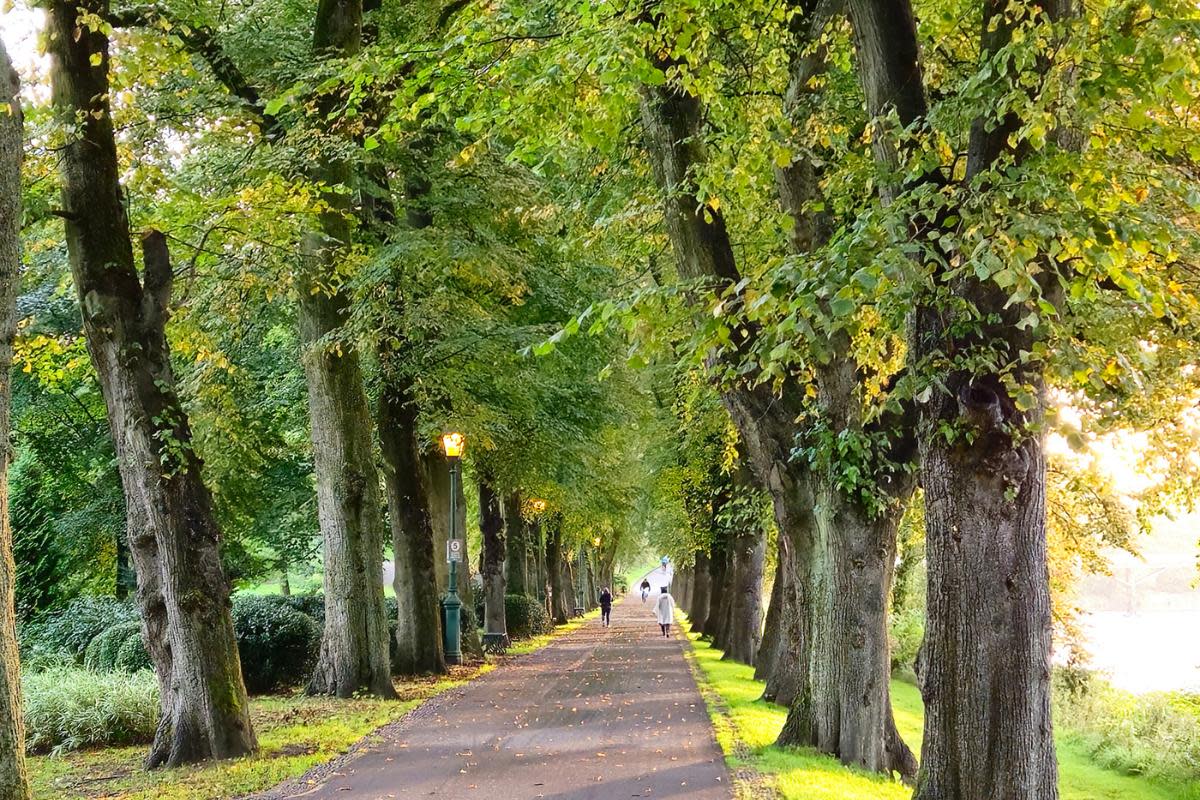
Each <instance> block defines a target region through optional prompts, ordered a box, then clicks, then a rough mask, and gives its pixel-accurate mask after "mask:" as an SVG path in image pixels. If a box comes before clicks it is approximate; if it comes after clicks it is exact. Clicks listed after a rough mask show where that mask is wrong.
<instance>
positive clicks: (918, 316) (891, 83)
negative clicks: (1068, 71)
mask: <svg viewBox="0 0 1200 800" xmlns="http://www.w3.org/2000/svg"><path fill="white" fill-rule="evenodd" d="M1025 5H1027V6H1028V7H1029V10H1030V11H1035V10H1038V9H1040V10H1043V11H1045V12H1047V13H1048V15H1049V16H1050V18H1051V19H1055V20H1060V19H1063V18H1066V17H1068V16H1071V15H1073V14H1074V13H1076V8H1075V6H1074V4H1073V3H1071V2H1066V1H1064V0H1058V1H1057V2H1056V1H1055V0H1051V2H1046V3H1039V2H1028V3H1026V4H1025ZM850 9H851V16H852V18H853V21H854V28H855V44H856V50H857V52H858V59H859V71H860V74H861V76H862V81H863V85H864V89H865V94H866V95H867V100H868V104H867V108H868V112H869V113H870V115H871V116H872V117H873V118H879V117H882V116H884V115H885V114H888V113H891V112H892V111H893V110H894V111H895V113H896V114H897V116H898V118H899V120H900V122H901V124H903V125H905V126H911V125H913V124H915V123H917V122H919V121H920V120H922V119H923V118H924V117H925V114H926V108H927V105H926V97H925V93H924V86H923V83H922V80H921V64H920V55H919V54H920V49H919V45H918V38H917V31H916V23H915V21H914V18H913V13H912V8H911V6H910V4H909V2H907V0H901V1H900V2H884V0H850ZM1009 14H1010V8H1009V6H1008V5H1007V4H1006V3H1001V2H997V1H996V0H985V2H984V3H983V34H982V42H981V47H980V53H981V56H980V58H981V63H987V64H988V65H989V68H991V66H990V65H992V64H993V63H994V62H993V59H995V58H996V56H997V54H998V53H1000V52H1001V51H1002V50H1003V49H1004V48H1005V47H1007V46H1008V45H1009V43H1010V42H1011V37H1012V32H1013V29H1014V25H1013V23H1012V21H1011V17H1010V16H1009ZM1050 58H1051V56H1050V54H1049V49H1048V51H1047V52H1046V53H1044V54H1043V55H1042V57H1041V58H1040V59H1039V60H1038V63H1036V64H1035V65H1033V66H1032V67H1025V69H1036V70H1037V71H1038V72H1041V73H1044V72H1046V71H1047V70H1048V69H1049V67H1050V66H1051V65H1050V63H1049V59H1050ZM1004 64H1005V67H1006V68H1007V69H1009V70H1015V69H1016V66H1015V62H1012V61H1006V62H1004ZM1005 77H1008V78H1010V79H1014V80H1017V81H1019V80H1020V79H1021V77H1022V76H1018V75H1015V74H1010V75H1008V76H1005ZM1023 85H1027V86H1037V85H1038V82H1037V81H1029V82H1028V83H1025V84H1023ZM1031 91H1036V89H1033V90H1031ZM1020 126H1021V120H1020V119H1019V118H1018V116H1017V114H1016V113H1015V112H1011V111H1010V112H1009V113H1007V114H1005V115H1003V116H1001V117H999V118H997V116H996V112H995V111H994V110H992V109H986V110H984V111H983V112H982V113H981V114H980V116H979V117H978V118H977V119H976V121H975V123H974V125H973V126H972V129H971V134H970V139H969V142H968V158H967V168H966V175H965V177H964V179H963V180H964V185H972V186H976V185H978V183H979V181H980V177H981V175H983V174H984V173H986V172H987V171H988V170H990V169H991V168H992V166H993V165H994V164H995V162H996V160H997V159H998V158H999V157H1000V156H1001V155H1002V154H1007V155H1009V156H1010V157H1011V158H1012V162H1013V163H1014V164H1016V165H1017V166H1019V165H1020V162H1021V159H1022V152H1021V151H1020V150H1014V149H1013V146H1012V144H1011V139H1010V137H1013V136H1014V135H1015V134H1016V133H1017V131H1018V130H1019V128H1020ZM878 138H880V139H883V138H884V137H878ZM889 144H890V143H889V142H887V141H883V142H880V143H878V144H877V145H876V157H877V160H879V161H880V162H881V163H885V164H886V163H887V162H888V157H889V155H890V154H891V153H894V152H895V151H896V148H895V147H894V145H892V146H889ZM935 179H936V178H935V177H931V178H930V180H935ZM987 190H988V189H987V187H986V186H985V187H982V191H987ZM884 199H885V200H886V199H888V197H887V196H886V195H885V198H884ZM924 227H925V228H926V229H927V228H929V227H935V228H936V227H937V225H936V224H935V225H933V226H924ZM925 244H929V245H930V246H934V244H933V243H932V242H925ZM1046 274H1047V275H1048V276H1049V278H1050V280H1049V281H1048V282H1047V286H1046V287H1043V288H1044V289H1045V298H1046V299H1048V300H1049V301H1050V302H1054V301H1055V300H1056V298H1057V295H1056V289H1055V287H1056V283H1055V280H1054V276H1055V275H1056V271H1055V270H1054V269H1053V268H1051V269H1048V270H1046ZM933 281H934V283H935V284H937V286H938V291H937V292H936V293H932V294H928V295H926V296H924V297H922V298H920V300H919V302H918V307H917V309H916V311H915V313H914V315H913V318H912V331H911V332H910V338H911V340H912V345H911V347H910V362H911V363H912V364H914V365H919V364H922V363H927V362H929V361H930V360H931V359H932V358H933V357H934V356H935V355H938V356H940V354H944V353H947V352H953V353H957V354H959V356H958V358H959V359H961V361H959V363H971V362H972V361H973V360H974V361H977V362H978V363H982V364H999V365H1000V366H999V369H1000V370H1002V371H1004V372H1005V375H1004V379H1006V380H1011V381H1015V383H1016V384H1017V385H1023V386H1025V387H1027V388H1028V389H1030V390H1031V393H1032V395H1033V396H1034V397H1035V402H1034V404H1033V407H1032V408H1029V409H1028V410H1026V411H1021V410H1020V409H1019V408H1018V405H1017V403H1016V402H1014V399H1013V398H1012V397H1011V395H1010V394H1009V391H1008V389H1007V388H1006V384H1005V382H1004V379H1002V378H1001V377H1000V376H999V375H998V374H996V373H989V372H987V371H986V370H985V371H983V372H981V373H973V372H970V371H968V370H966V369H961V368H960V369H955V370H952V371H949V372H946V373H943V374H940V375H938V376H937V378H936V381H935V383H936V385H937V386H938V387H939V389H938V390H936V391H935V394H934V397H933V398H932V399H931V400H930V401H929V402H925V403H922V404H921V405H920V409H919V414H920V420H919V427H918V432H919V440H920V455H921V485H922V487H923V489H924V491H925V504H926V558H927V563H928V569H929V576H928V588H927V618H928V621H927V625H926V631H925V641H924V644H923V646H922V652H921V657H920V667H921V668H920V675H921V693H922V697H923V698H924V701H925V738H924V744H923V746H922V759H923V763H922V766H921V772H920V776H919V778H918V782H917V790H916V794H915V799H916V800H968V799H969V798H977V797H984V796H987V797H1003V798H1005V799H1006V800H1033V799H1034V798H1038V800H1055V798H1057V797H1058V775H1057V763H1056V760H1055V750H1054V740H1053V733H1052V725H1051V719H1050V641H1051V635H1050V627H1051V616H1050V592H1049V577H1048V569H1047V562H1046V529H1045V522H1046V520H1045V513H1046V509H1045V459H1044V453H1043V441H1042V435H1041V433H1040V431H1041V429H1042V425H1041V423H1042V416H1043V409H1044V403H1045V398H1044V394H1045V390H1044V381H1043V378H1042V375H1041V373H1040V365H1038V364H1036V363H1034V364H1033V365H1032V366H1030V365H1028V364H1026V363H1025V362H1024V361H1023V359H1022V358H1021V353H1028V352H1031V351H1035V350H1036V348H1037V344H1036V342H1035V340H1034V336H1035V334H1034V331H1033V330H1032V329H1028V328H1025V329H1023V328H1022V327H1021V326H1019V325H1018V322H1019V321H1020V319H1021V317H1022V316H1023V315H1024V314H1026V313H1027V311H1028V309H1027V307H1026V305H1025V304H1022V303H1013V302H1012V301H1011V298H1010V297H1009V294H1008V292H1007V291H1005V290H1004V289H1002V288H1001V287H999V286H998V285H997V284H995V283H994V282H992V281H979V280H977V279H976V278H975V277H974V273H973V272H972V271H970V270H965V271H964V274H963V275H962V276H959V277H954V278H947V277H946V276H945V275H943V274H941V273H940V272H939V271H938V270H937V269H936V268H935V270H934V275H933ZM947 296H948V297H950V298H952V300H951V304H950V305H946V304H945V301H944V300H943V301H941V302H939V300H938V298H945V297H947ZM956 301H957V304H955V302H956ZM963 307H968V308H972V309H973V310H976V313H977V315H978V316H977V319H979V320H982V322H981V323H979V324H975V325H968V324H964V322H965V320H963V319H962V318H961V317H962V314H961V312H960V311H958V310H957V309H959V308H963ZM976 352H983V353H986V357H983V358H978V357H976V356H975V355H974V354H975V353H976ZM946 430H956V431H961V432H963V435H958V436H955V437H954V438H953V441H950V440H949V437H947V436H945V434H944V431H946ZM968 433H969V435H966V434H968Z"/></svg>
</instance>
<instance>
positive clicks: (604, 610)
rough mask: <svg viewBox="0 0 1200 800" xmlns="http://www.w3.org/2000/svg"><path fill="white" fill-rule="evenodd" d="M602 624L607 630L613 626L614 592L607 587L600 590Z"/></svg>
mask: <svg viewBox="0 0 1200 800" xmlns="http://www.w3.org/2000/svg"><path fill="white" fill-rule="evenodd" d="M600 622H601V623H603V625H604V627H606V628H607V627H608V626H609V625H611V624H612V592H610V591H609V590H608V587H607V586H605V587H604V588H603V589H601V590H600Z"/></svg>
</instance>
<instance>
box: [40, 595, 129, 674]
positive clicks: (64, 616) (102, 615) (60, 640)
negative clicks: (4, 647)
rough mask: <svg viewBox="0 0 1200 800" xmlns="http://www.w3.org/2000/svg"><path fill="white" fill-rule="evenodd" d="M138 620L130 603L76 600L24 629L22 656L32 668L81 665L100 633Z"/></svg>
mask: <svg viewBox="0 0 1200 800" xmlns="http://www.w3.org/2000/svg"><path fill="white" fill-rule="evenodd" d="M136 619H137V611H136V610H135V609H134V607H133V604H132V603H131V602H128V601H122V600H117V599H116V598H113V597H97V596H88V595H85V596H81V597H77V598H75V599H74V600H72V601H71V602H70V603H68V604H67V605H66V606H65V607H64V608H62V609H61V610H59V611H55V612H51V613H49V614H46V615H44V616H43V617H41V618H40V619H38V620H36V621H34V622H31V623H29V624H28V625H25V626H24V627H23V628H22V631H21V636H22V640H21V655H22V658H23V659H24V661H25V663H27V664H31V665H32V664H39V663H47V662H51V663H52V662H54V661H57V660H67V661H73V662H74V663H76V664H78V663H80V662H82V661H83V656H84V652H85V651H86V650H87V646H88V645H89V644H90V643H91V641H92V639H94V638H95V637H96V636H97V635H98V634H99V633H101V632H102V631H105V630H107V629H109V628H111V627H113V626H114V625H116V624H117V623H121V622H129V621H130V620H136Z"/></svg>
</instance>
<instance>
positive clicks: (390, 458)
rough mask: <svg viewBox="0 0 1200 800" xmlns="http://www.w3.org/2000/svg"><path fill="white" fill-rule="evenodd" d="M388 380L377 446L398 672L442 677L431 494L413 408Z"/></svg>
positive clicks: (408, 400)
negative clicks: (390, 561)
mask: <svg viewBox="0 0 1200 800" xmlns="http://www.w3.org/2000/svg"><path fill="white" fill-rule="evenodd" d="M401 388H402V387H401V386H400V385H399V384H398V383H397V382H391V383H389V385H388V390H387V391H386V393H385V394H384V395H383V397H381V398H380V407H379V444H380V449H381V451H382V454H383V463H384V485H385V487H386V488H387V500H388V516H389V518H390V521H391V527H392V552H393V553H394V555H395V577H394V578H393V580H392V588H393V589H394V590H395V592H396V605H397V609H398V615H397V627H396V644H397V648H398V650H397V658H396V668H397V670H398V671H399V672H400V673H401V674H404V675H418V674H425V673H443V672H445V671H446V655H445V652H444V651H443V649H442V628H441V609H440V607H439V605H438V585H437V571H436V570H435V569H434V557H435V554H434V546H433V541H434V534H433V521H432V518H431V509H430V505H429V495H428V493H427V492H426V487H425V481H423V480H421V472H422V469H423V467H422V464H421V455H420V436H419V433H418V430H417V407H416V404H415V403H414V402H413V401H412V399H411V397H410V396H409V394H408V392H406V391H405V392H403V393H401V391H399V390H400V389H401Z"/></svg>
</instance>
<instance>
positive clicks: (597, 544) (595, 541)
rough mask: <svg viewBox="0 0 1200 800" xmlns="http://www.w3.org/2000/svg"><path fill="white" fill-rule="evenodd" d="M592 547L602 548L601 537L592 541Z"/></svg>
mask: <svg viewBox="0 0 1200 800" xmlns="http://www.w3.org/2000/svg"><path fill="white" fill-rule="evenodd" d="M592 545H594V546H595V547H599V546H600V537H599V536H597V537H596V538H595V539H592Z"/></svg>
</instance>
